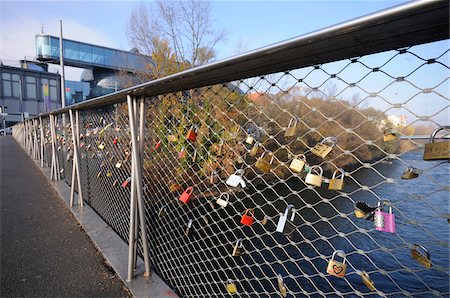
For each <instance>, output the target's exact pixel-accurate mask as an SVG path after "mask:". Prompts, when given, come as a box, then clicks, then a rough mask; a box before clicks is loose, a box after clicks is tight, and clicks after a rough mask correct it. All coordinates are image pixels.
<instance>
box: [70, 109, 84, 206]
mask: <svg viewBox="0 0 450 298" xmlns="http://www.w3.org/2000/svg"><path fill="white" fill-rule="evenodd" d="M76 113H77V116H76V119H75V121H74V119H73V118H74V117H73V111H72V109H70V110H69V117H70V127H71V130H72V144H73V162H72V183H71V185H70V204H69V206H70V207H73V198H74V194H75V176H76V178H77V184H78V205H81V206H83V195H82V191H81V180H80V162H79V161H80V160H79V151H78V148H79V125H78V111H76Z"/></svg>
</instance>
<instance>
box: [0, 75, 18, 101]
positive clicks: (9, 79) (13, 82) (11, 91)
mask: <svg viewBox="0 0 450 298" xmlns="http://www.w3.org/2000/svg"><path fill="white" fill-rule="evenodd" d="M2 89H3V96H9V97H16V98H19V97H20V77H19V75H17V74H10V73H2Z"/></svg>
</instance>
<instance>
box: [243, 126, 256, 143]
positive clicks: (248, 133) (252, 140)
mask: <svg viewBox="0 0 450 298" xmlns="http://www.w3.org/2000/svg"><path fill="white" fill-rule="evenodd" d="M254 141H255V138H254V137H253V135H252V134H250V131H249V130H247V138H246V139H245V142H246V143H247V144H249V145H253V142H254Z"/></svg>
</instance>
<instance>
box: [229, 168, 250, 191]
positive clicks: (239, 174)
mask: <svg viewBox="0 0 450 298" xmlns="http://www.w3.org/2000/svg"><path fill="white" fill-rule="evenodd" d="M243 175H244V170H237V171H236V172H235V173H234V174H232V175H231V176H230V177H229V178H228V179H227V181H226V183H227V184H228V185H229V186H232V187H237V186H238V185H239V184H240V185H241V186H242V187H245V186H246V185H247V184H246V183H245V181H244V178H243Z"/></svg>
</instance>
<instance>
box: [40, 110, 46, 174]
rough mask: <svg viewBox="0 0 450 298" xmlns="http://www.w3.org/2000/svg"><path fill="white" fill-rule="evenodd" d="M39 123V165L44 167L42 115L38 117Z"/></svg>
mask: <svg viewBox="0 0 450 298" xmlns="http://www.w3.org/2000/svg"><path fill="white" fill-rule="evenodd" d="M39 125H40V131H41V167H44V142H45V138H44V126H43V123H42V117H39Z"/></svg>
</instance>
